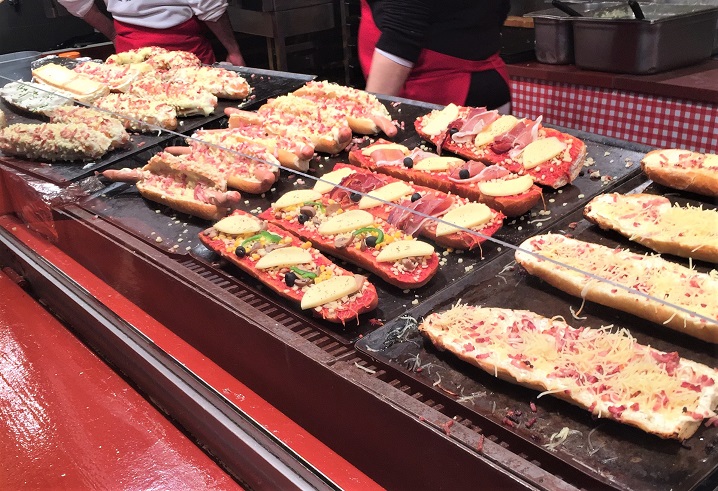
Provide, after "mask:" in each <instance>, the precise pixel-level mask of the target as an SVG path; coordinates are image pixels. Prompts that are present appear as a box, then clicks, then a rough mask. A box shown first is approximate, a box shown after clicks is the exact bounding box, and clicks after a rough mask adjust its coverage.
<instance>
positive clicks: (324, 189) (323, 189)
mask: <svg viewBox="0 0 718 491" xmlns="http://www.w3.org/2000/svg"><path fill="white" fill-rule="evenodd" d="M354 173H356V171H355V170H354V169H351V168H349V167H342V168H341V169H337V170H333V171H331V172H327V173H326V174H324V175H323V176H322V180H321V181H317V182H315V183H314V191H316V192H318V193H321V194H325V193H328V192H329V191H331V190H332V189H334V186H336V185H337V184H339V183H340V182H342V179H344V178H345V177H347V176H351V175H352V174H354Z"/></svg>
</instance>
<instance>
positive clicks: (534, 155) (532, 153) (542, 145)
mask: <svg viewBox="0 0 718 491" xmlns="http://www.w3.org/2000/svg"><path fill="white" fill-rule="evenodd" d="M564 150H566V144H565V143H564V142H562V141H561V140H559V139H558V138H556V137H555V136H552V137H550V138H541V139H539V140H535V141H532V142H531V143H529V144H528V145H526V147H525V148H524V151H523V152H521V156H522V159H523V164H524V169H526V170H528V169H533V168H534V167H537V166H539V165H541V164H543V163H544V162H548V161H549V160H551V159H553V158H554V157H557V156H558V155H559V154H561V152H563V151H564Z"/></svg>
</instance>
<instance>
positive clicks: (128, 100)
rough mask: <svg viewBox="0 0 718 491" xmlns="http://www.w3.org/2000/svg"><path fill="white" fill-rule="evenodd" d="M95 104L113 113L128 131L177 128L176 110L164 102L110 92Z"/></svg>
mask: <svg viewBox="0 0 718 491" xmlns="http://www.w3.org/2000/svg"><path fill="white" fill-rule="evenodd" d="M95 106H96V107H98V108H100V109H102V110H104V111H109V112H111V113H113V114H115V115H116V116H117V117H118V118H120V120H121V121H122V123H123V124H124V125H125V128H126V129H127V130H129V131H140V132H150V131H157V127H159V128H164V129H167V130H174V129H177V111H176V110H175V108H174V106H172V105H170V104H168V103H166V102H161V101H154V100H149V99H146V98H143V97H140V96H138V95H134V94H119V93H112V94H108V95H106V96H104V97H101V98H99V99H98V100H97V101H95Z"/></svg>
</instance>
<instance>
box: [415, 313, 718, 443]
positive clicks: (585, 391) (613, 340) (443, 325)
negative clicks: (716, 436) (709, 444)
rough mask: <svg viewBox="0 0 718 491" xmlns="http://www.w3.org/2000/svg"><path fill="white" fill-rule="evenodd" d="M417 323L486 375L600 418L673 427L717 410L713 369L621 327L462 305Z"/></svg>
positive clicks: (657, 426) (664, 428)
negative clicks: (501, 375) (501, 376)
mask: <svg viewBox="0 0 718 491" xmlns="http://www.w3.org/2000/svg"><path fill="white" fill-rule="evenodd" d="M419 329H420V330H422V331H424V332H427V333H429V335H430V336H432V338H433V340H434V342H435V343H436V344H438V345H440V346H442V347H445V348H448V349H449V350H451V351H452V352H454V353H456V354H458V355H459V356H461V357H462V358H464V359H468V360H469V361H471V360H476V362H475V363H474V364H476V365H478V366H480V367H481V368H482V369H484V370H486V371H487V372H489V373H492V372H493V371H494V370H497V369H501V370H503V371H506V372H508V373H509V374H510V376H511V378H513V379H514V380H515V381H517V382H522V383H526V382H528V383H530V384H531V385H533V386H534V387H535V388H541V387H543V388H544V389H545V390H546V392H554V393H555V392H560V393H561V395H562V397H564V398H567V399H570V400H571V401H572V402H574V403H575V404H577V405H579V406H583V407H584V408H587V409H589V410H591V411H592V412H593V413H594V414H598V415H599V416H605V417H611V418H613V419H617V420H626V421H624V422H629V423H632V422H633V423H635V422H637V421H640V422H642V423H643V424H651V425H653V427H654V428H656V430H660V431H669V432H670V431H672V430H673V425H676V424H677V423H680V422H681V421H683V422H691V421H695V420H696V419H699V418H702V417H708V416H712V415H713V414H714V413H713V411H712V409H713V408H712V402H711V401H712V400H713V399H714V398H715V397H716V395H715V391H716V386H715V379H716V375H718V373H717V372H716V371H715V370H713V369H711V368H709V367H707V366H705V365H701V364H698V363H695V362H692V361H690V360H685V359H680V358H679V356H678V354H677V353H663V352H660V351H658V350H655V349H653V348H650V347H648V346H644V345H641V344H638V343H637V342H636V341H635V339H634V338H632V337H631V335H630V334H629V333H628V331H626V330H625V329H624V330H620V331H618V332H612V331H610V330H609V328H602V329H588V328H579V329H575V328H573V327H571V326H569V325H567V324H566V323H565V322H563V321H560V320H556V319H548V318H546V317H541V316H539V315H537V314H534V313H533V312H529V311H514V310H509V309H494V308H478V307H473V306H468V305H462V304H457V305H455V306H454V307H453V308H451V309H450V310H448V311H445V312H441V313H436V314H431V315H430V316H428V317H427V318H426V320H425V321H424V322H423V323H422V324H421V325H420V326H419ZM646 421H648V422H646Z"/></svg>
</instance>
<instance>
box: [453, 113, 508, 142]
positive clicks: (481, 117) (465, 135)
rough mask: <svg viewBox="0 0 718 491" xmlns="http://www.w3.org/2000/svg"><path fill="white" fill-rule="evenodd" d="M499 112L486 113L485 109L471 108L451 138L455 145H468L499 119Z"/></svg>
mask: <svg viewBox="0 0 718 491" xmlns="http://www.w3.org/2000/svg"><path fill="white" fill-rule="evenodd" d="M499 117H500V115H499V112H498V111H496V110H494V111H487V110H486V108H485V107H476V108H472V109H471V111H469V114H468V115H467V116H466V120H464V124H462V125H461V127H460V128H459V131H457V132H456V133H454V134H453V135H452V136H451V139H452V140H453V141H454V142H456V143H470V142H472V141H473V140H474V138H475V137H476V135H477V134H478V133H480V132H481V130H483V129H484V128H486V127H487V126H488V125H490V124H491V123H493V122H494V121H496V120H497V119H499Z"/></svg>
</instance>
